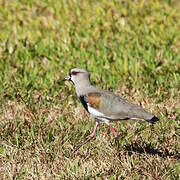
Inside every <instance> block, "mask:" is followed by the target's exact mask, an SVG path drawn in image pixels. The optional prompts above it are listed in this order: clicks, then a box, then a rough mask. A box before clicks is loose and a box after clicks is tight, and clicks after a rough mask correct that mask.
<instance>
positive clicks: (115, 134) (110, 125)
mask: <svg viewBox="0 0 180 180" xmlns="http://www.w3.org/2000/svg"><path fill="white" fill-rule="evenodd" d="M109 127H110V129H111V131H112V133H113V134H114V137H115V139H117V138H118V133H117V132H116V131H115V129H114V128H113V127H112V124H111V123H110V124H109Z"/></svg>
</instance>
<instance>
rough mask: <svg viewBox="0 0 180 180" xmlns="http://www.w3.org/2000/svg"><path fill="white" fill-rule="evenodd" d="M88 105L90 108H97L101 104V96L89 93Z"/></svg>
mask: <svg viewBox="0 0 180 180" xmlns="http://www.w3.org/2000/svg"><path fill="white" fill-rule="evenodd" d="M88 103H89V105H90V106H91V107H94V108H98V109H99V106H100V103H101V94H100V93H89V94H88Z"/></svg>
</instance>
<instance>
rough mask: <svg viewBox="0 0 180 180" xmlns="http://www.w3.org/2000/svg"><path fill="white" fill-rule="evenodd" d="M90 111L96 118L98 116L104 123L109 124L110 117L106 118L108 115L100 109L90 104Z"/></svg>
mask: <svg viewBox="0 0 180 180" xmlns="http://www.w3.org/2000/svg"><path fill="white" fill-rule="evenodd" d="M88 112H89V113H90V114H91V115H92V116H93V117H94V118H97V119H99V120H101V121H103V122H104V123H106V124H109V119H106V116H105V115H104V114H103V113H101V112H99V111H98V110H96V109H94V108H92V107H90V106H88Z"/></svg>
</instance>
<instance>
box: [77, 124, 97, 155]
mask: <svg viewBox="0 0 180 180" xmlns="http://www.w3.org/2000/svg"><path fill="white" fill-rule="evenodd" d="M98 124H99V123H98V122H96V125H95V127H94V130H93V132H92V133H91V134H90V135H89V138H88V139H86V141H84V142H83V143H82V144H80V145H78V147H77V148H76V149H75V150H74V152H76V151H77V150H78V149H79V148H80V147H82V146H83V145H85V144H86V143H87V142H89V141H90V140H91V139H92V138H93V137H94V136H95V134H96V131H97V127H98Z"/></svg>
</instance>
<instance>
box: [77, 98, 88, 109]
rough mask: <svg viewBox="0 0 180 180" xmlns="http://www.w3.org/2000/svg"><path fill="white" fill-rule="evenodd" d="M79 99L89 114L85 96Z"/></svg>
mask: <svg viewBox="0 0 180 180" xmlns="http://www.w3.org/2000/svg"><path fill="white" fill-rule="evenodd" d="M79 99H80V101H81V103H82V105H83V106H84V108H85V109H86V111H87V112H89V111H88V105H87V102H86V100H85V96H80V97H79Z"/></svg>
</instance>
